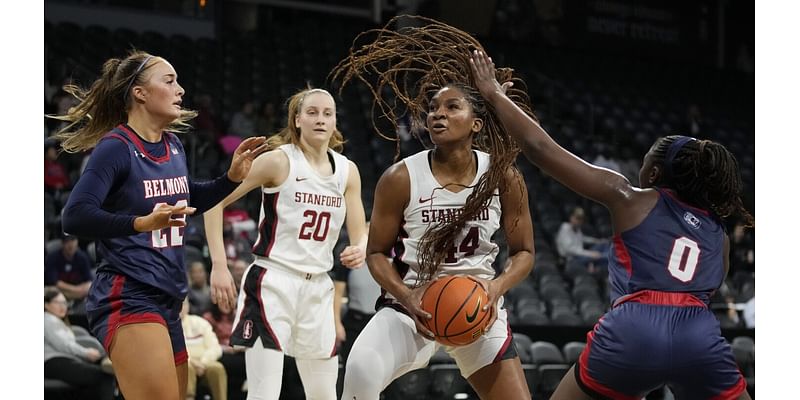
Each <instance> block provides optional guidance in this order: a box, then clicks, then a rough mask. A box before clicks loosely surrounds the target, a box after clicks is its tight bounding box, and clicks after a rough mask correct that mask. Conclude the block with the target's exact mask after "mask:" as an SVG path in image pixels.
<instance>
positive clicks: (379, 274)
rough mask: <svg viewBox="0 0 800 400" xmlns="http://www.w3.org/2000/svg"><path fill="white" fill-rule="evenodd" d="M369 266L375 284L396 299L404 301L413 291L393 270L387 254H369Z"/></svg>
mask: <svg viewBox="0 0 800 400" xmlns="http://www.w3.org/2000/svg"><path fill="white" fill-rule="evenodd" d="M367 266H368V267H369V272H370V273H371V274H372V277H373V278H374V279H375V282H377V283H378V285H380V286H381V287H382V288H384V289H386V291H387V292H389V293H390V294H391V295H392V296H394V297H395V298H396V299H402V298H403V297H405V296H406V295H407V294H408V292H410V291H411V289H409V288H408V286H406V285H405V283H403V280H402V279H400V275H398V274H397V271H395V270H394V268H392V264H391V263H389V260H388V259H387V258H386V255H385V254H383V253H380V252H378V253H372V254H368V255H367Z"/></svg>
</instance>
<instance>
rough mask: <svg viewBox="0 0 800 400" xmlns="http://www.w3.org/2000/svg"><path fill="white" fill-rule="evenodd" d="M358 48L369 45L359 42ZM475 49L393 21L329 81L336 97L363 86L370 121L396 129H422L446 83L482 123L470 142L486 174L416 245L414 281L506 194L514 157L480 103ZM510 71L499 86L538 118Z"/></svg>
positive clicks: (365, 38)
mask: <svg viewBox="0 0 800 400" xmlns="http://www.w3.org/2000/svg"><path fill="white" fill-rule="evenodd" d="M400 18H412V19H414V20H416V21H417V22H419V23H421V24H422V25H423V26H421V27H414V28H403V29H398V28H396V26H397V23H398V21H399V19H400ZM363 42H367V43H365V44H359V43H363ZM475 49H478V50H483V46H481V44H480V43H479V42H478V41H477V40H476V39H475V38H473V37H472V36H470V35H469V34H467V33H466V32H464V31H461V30H459V29H456V28H454V27H452V26H449V25H446V24H443V23H441V22H438V21H436V20H433V19H429V18H424V17H418V16H414V17H409V16H398V17H394V18H392V19H391V20H390V21H389V22H388V23H387V24H386V25H385V26H384V27H383V28H380V29H372V30H369V31H366V32H363V33H361V34H359V35H358V36H357V37H356V38H355V40H354V41H353V46H352V47H351V48H350V52H349V55H348V56H347V57H346V58H345V59H343V60H342V61H340V62H339V64H338V65H337V66H336V67H335V68H334V69H333V70H332V71H331V73H330V75H329V78H330V79H331V80H332V81H333V82H338V83H339V84H340V92H341V90H343V88H344V86H346V85H347V84H348V83H350V82H352V81H353V80H356V81H360V82H362V83H364V84H365V85H366V87H367V88H368V89H369V90H370V92H371V93H372V96H373V103H372V110H373V116H374V115H375V112H376V110H379V111H380V116H381V117H382V118H386V119H388V120H389V121H390V122H391V123H392V124H393V126H394V127H395V131H397V122H398V120H399V119H400V117H402V116H404V115H406V113H408V115H409V116H410V117H411V119H412V127H415V128H418V127H422V126H424V121H425V114H426V112H427V103H428V97H429V93H430V92H432V91H435V90H438V89H440V88H442V87H445V86H448V85H451V86H457V87H459V88H460V89H461V90H462V91H463V92H464V94H465V96H466V97H467V98H468V100H469V101H470V102H471V103H472V105H473V110H475V111H476V114H478V116H479V117H480V118H482V119H483V121H484V125H483V129H482V131H481V132H480V133H478V134H477V135H476V136H475V138H474V139H473V147H474V148H476V149H478V150H481V151H485V152H487V153H489V154H490V155H491V158H490V159H491V161H490V166H489V169H488V170H487V171H486V173H485V174H483V176H482V177H481V178H480V179H479V181H478V182H477V184H476V185H475V187H474V189H473V191H472V193H471V194H470V195H469V196H468V197H467V200H466V204H465V205H464V208H463V211H462V212H461V213H459V214H458V215H457V216H455V217H454V218H453V219H452V220H449V221H448V222H446V223H442V224H439V225H436V226H433V227H431V228H430V229H428V230H427V231H426V233H425V234H424V235H423V237H422V238H421V239H420V249H419V251H418V258H419V259H418V262H419V265H420V274H419V281H426V280H428V279H430V278H431V277H433V276H434V275H435V272H436V270H437V268H438V266H439V265H440V264H441V263H442V262H443V261H444V258H445V257H446V256H447V253H448V250H449V249H450V248H452V247H453V246H455V244H454V242H453V241H454V239H455V238H456V237H457V236H458V235H459V234H460V233H461V232H462V231H463V229H464V227H465V225H466V223H467V221H470V220H472V219H474V218H475V217H476V216H477V215H478V214H479V213H480V212H481V211H482V209H483V208H485V207H486V206H488V204H489V202H490V201H491V199H492V196H494V195H495V191H496V190H498V189H499V190H500V191H501V192H504V191H505V190H506V185H507V183H508V182H506V172H507V171H508V170H509V169H510V168H511V169H513V168H514V163H515V161H516V158H517V154H518V153H519V148H518V147H517V145H516V143H515V142H514V141H513V140H512V138H511V137H510V136H509V135H507V134H506V132H505V131H504V130H503V127H502V123H501V122H500V120H499V118H498V117H497V115H496V114H495V113H494V110H493V109H492V108H491V106H489V107H486V106H485V105H483V104H484V101H483V99H482V98H481V96H480V94H478V92H477V90H475V89H474V88H475V81H474V77H473V76H472V70H471V69H470V62H469V57H470V56H469V54H470V52H471V51H472V50H475ZM513 72H514V71H513V70H512V69H510V68H498V69H497V73H496V74H497V76H496V77H497V80H498V82H500V83H504V82H509V81H513V82H514V86H513V87H511V88H509V89H508V91H507V93H506V94H507V96H508V97H509V98H510V99H511V100H512V101H513V102H514V103H516V104H517V105H518V106H519V107H520V108H521V109H522V110H523V111H524V112H525V113H526V114H528V115H529V116H531V117H532V118H534V119H535V116H534V114H533V110H532V108H531V106H530V100H529V98H528V95H527V90H526V85H525V82H523V81H522V80H521V79H519V78H518V77H516V76H514V73H513ZM481 109H485V110H486V111H485V112H484V113H483V114H484V115H480V113H481V111H480V110H481ZM373 126H374V127H375V131H376V132H377V133H378V135H380V136H381V137H383V138H386V139H389V140H393V141H395V142H397V146H396V153H395V161H396V160H397V159H398V158H399V155H400V143H399V139H398V138H397V137H396V136H394V137H392V136H387V135H386V134H384V133H382V132H381V131H380V130H379V129H378V128H377V125H376V124H375V120H374V118H373ZM411 131H412V132H413V134H414V136H416V137H417V139H420V140H421V138H420V137H419V136H418V135H419V134H418V132H420V131H421V129H411ZM515 173H518V172H516V171H515ZM520 206H521V205H520Z"/></svg>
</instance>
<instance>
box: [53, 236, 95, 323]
mask: <svg viewBox="0 0 800 400" xmlns="http://www.w3.org/2000/svg"><path fill="white" fill-rule="evenodd" d="M44 284H45V285H46V286H55V287H57V288H58V289H59V290H60V291H61V292H62V293H63V294H64V296H66V298H67V299H68V300H69V301H70V303H71V306H72V312H73V313H78V314H85V308H84V303H83V301H84V300H85V299H86V295H88V294H89V288H90V287H91V285H92V261H91V259H90V258H89V255H88V254H86V252H85V251H83V250H82V249H81V248H79V247H78V238H77V237H75V236H71V235H64V236H63V237H62V238H61V248H60V249H58V250H55V251H53V252H51V253H50V254H48V255H47V257H46V258H45V262H44Z"/></svg>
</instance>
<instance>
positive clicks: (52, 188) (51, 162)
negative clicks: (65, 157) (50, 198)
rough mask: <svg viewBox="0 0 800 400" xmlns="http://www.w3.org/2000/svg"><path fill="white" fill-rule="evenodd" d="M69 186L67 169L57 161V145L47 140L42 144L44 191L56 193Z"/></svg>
mask: <svg viewBox="0 0 800 400" xmlns="http://www.w3.org/2000/svg"><path fill="white" fill-rule="evenodd" d="M69 186H70V181H69V173H67V167H66V166H64V164H63V163H61V161H59V160H58V143H57V142H56V141H54V140H47V141H45V144H44V189H45V190H46V191H47V192H50V193H56V192H59V191H62V190H64V189H68V188H69Z"/></svg>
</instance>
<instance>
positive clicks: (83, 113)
mask: <svg viewBox="0 0 800 400" xmlns="http://www.w3.org/2000/svg"><path fill="white" fill-rule="evenodd" d="M159 60H160V58H159V57H154V56H151V55H150V54H148V53H146V52H144V51H139V50H132V51H131V52H130V53H129V54H128V56H127V57H125V58H124V59H119V58H111V59H109V60H107V61H106V62H105V63H104V64H103V73H102V75H101V76H100V78H98V79H97V80H95V81H94V83H92V86H90V87H89V89H88V90H85V89H82V88H80V87H79V86H77V85H72V84H70V85H65V86H64V91H66V92H67V93H69V94H71V95H73V96H75V98H77V99H78V101H79V103H78V105H76V106H75V107H72V108H70V109H69V111H67V113H66V114H64V115H48V116H47V117H49V118H54V119H58V120H61V121H66V122H69V124H68V125H67V126H65V127H64V128H62V129H61V130H59V131H58V133H56V135H55V136H54V137H55V138H56V139H58V140H60V141H62V143H61V147H62V148H63V149H64V151H66V152H68V153H77V152H81V151H85V150H89V149H91V148H93V147H94V146H95V145H97V142H98V141H99V140H100V138H101V137H103V135H104V134H106V132H108V131H109V130H111V129H113V128H114V127H115V126H117V125H119V124H121V123H124V122H127V120H128V110H130V107H131V105H132V104H133V103H132V102H133V99H132V96H130V91H131V89H132V88H133V87H134V86H136V85H143V84H144V83H145V82H146V81H145V77H146V74H145V71H146V70H147V69H148V68H150V67H151V66H153V65H154V64H155V63H156V62H158V61H159ZM196 116H197V112H196V111H191V110H186V109H183V110H181V115H180V116H179V117H178V118H177V119H176V120H175V121H172V123H171V124H170V125H169V127H168V128H167V130H170V131H173V132H185V131H187V130H189V128H191V126H190V125H189V124H188V121H189V120H191V119H192V118H194V117H196Z"/></svg>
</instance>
